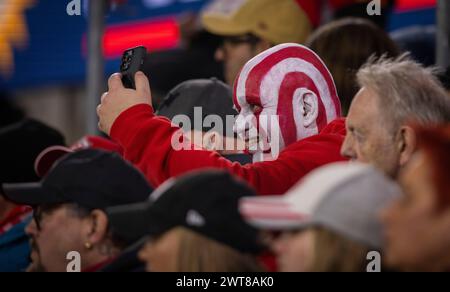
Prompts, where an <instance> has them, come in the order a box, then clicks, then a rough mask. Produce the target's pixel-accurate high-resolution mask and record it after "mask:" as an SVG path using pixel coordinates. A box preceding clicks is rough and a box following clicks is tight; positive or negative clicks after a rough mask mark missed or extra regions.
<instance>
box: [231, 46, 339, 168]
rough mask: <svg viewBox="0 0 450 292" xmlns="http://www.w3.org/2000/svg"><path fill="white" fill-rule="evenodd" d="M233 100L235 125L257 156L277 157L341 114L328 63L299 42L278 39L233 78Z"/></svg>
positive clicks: (263, 158)
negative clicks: (236, 112) (286, 42)
mask: <svg viewBox="0 0 450 292" xmlns="http://www.w3.org/2000/svg"><path fill="white" fill-rule="evenodd" d="M234 104H235V106H236V109H237V110H238V112H239V116H238V117H237V120H236V124H235V131H236V132H237V134H238V135H239V136H240V137H241V138H242V139H243V140H245V141H247V142H248V146H249V148H250V149H248V150H249V152H250V153H252V154H253V155H254V159H253V160H254V161H255V162H256V161H263V160H273V159H276V158H277V157H278V154H279V152H281V151H282V150H283V149H284V148H285V147H287V146H289V145H290V144H292V143H294V142H296V141H298V140H301V139H304V138H307V137H310V136H312V135H316V134H318V133H319V132H320V131H321V130H322V129H323V128H324V127H325V126H326V125H327V124H328V123H330V122H331V121H333V120H334V119H336V118H338V117H340V116H341V105H340V102H339V97H338V95H337V91H336V86H335V84H334V81H333V77H332V76H331V74H330V72H329V71H328V69H327V67H326V66H325V64H324V63H323V61H322V60H321V59H320V58H319V57H318V56H317V55H316V54H315V53H314V52H313V51H311V50H310V49H308V48H306V47H304V46H301V45H297V44H282V45H278V46H276V47H273V48H271V49H269V50H267V51H265V52H263V53H261V54H260V55H258V56H256V57H255V58H253V59H252V60H250V61H249V62H248V63H247V64H246V65H245V66H244V68H243V69H242V71H241V73H240V74H239V75H238V77H237V79H236V82H235V84H234ZM257 141H259V142H257Z"/></svg>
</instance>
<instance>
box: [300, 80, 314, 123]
mask: <svg viewBox="0 0 450 292" xmlns="http://www.w3.org/2000/svg"><path fill="white" fill-rule="evenodd" d="M300 93H301V97H300V112H301V114H302V115H303V126H304V127H305V128H308V127H309V126H311V125H312V124H314V123H315V122H316V120H317V117H318V115H319V103H318V100H317V95H316V94H315V93H314V92H312V91H310V90H307V89H302V90H301V92H300Z"/></svg>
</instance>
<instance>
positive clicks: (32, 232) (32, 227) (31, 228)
mask: <svg viewBox="0 0 450 292" xmlns="http://www.w3.org/2000/svg"><path fill="white" fill-rule="evenodd" d="M25 233H26V234H27V235H28V236H31V237H34V236H36V235H37V233H38V228H37V224H36V221H35V220H34V219H32V220H31V221H30V223H28V225H27V226H26V227H25Z"/></svg>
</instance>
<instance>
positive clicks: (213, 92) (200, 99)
mask: <svg viewBox="0 0 450 292" xmlns="http://www.w3.org/2000/svg"><path fill="white" fill-rule="evenodd" d="M195 108H201V109H202V116H201V119H202V122H203V120H204V119H205V118H206V117H207V116H209V115H217V116H219V117H220V118H221V119H222V121H223V130H222V131H223V132H222V133H221V134H222V135H223V136H225V135H226V134H229V135H230V136H231V135H234V131H233V129H232V126H233V124H234V123H233V124H231V125H230V127H229V129H228V131H227V128H226V126H227V125H226V117H227V116H233V117H234V116H236V115H237V112H236V110H234V107H233V93H232V90H231V87H230V86H228V85H227V84H225V83H223V82H222V81H219V80H218V79H217V78H211V79H196V80H189V81H186V82H183V83H181V84H180V85H178V86H176V87H175V88H174V89H172V90H171V91H170V92H169V94H168V95H167V96H166V97H165V99H164V101H163V102H162V103H161V105H160V107H159V109H158V111H157V114H158V115H159V116H164V117H166V118H169V119H170V120H172V119H173V118H174V117H175V116H177V115H186V116H188V117H189V119H190V120H191V130H198V131H202V132H208V131H209V130H211V129H212V127H206V126H204V125H202V124H200V125H196V124H195V123H194V117H195V115H194V113H195Z"/></svg>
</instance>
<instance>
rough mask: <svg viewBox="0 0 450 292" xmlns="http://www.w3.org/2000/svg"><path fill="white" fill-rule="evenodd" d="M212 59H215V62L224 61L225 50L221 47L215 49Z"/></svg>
mask: <svg viewBox="0 0 450 292" xmlns="http://www.w3.org/2000/svg"><path fill="white" fill-rule="evenodd" d="M214 58H215V59H216V61H217V62H223V61H225V50H224V48H223V47H219V48H217V50H216V52H215V54H214Z"/></svg>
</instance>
